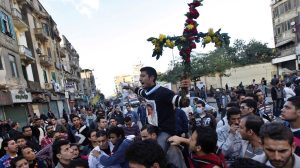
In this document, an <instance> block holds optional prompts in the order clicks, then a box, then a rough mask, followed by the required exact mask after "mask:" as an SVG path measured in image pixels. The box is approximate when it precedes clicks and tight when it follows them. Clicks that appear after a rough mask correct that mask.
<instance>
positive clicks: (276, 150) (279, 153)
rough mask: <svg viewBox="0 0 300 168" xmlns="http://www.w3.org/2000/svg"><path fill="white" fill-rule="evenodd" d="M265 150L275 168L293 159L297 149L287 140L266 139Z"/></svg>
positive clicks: (280, 167) (279, 167)
mask: <svg viewBox="0 0 300 168" xmlns="http://www.w3.org/2000/svg"><path fill="white" fill-rule="evenodd" d="M263 147H264V152H265V153H266V156H267V158H268V160H269V161H270V163H271V164H272V166H274V167H275V168H282V167H284V166H285V165H286V164H287V163H288V162H289V161H290V160H291V159H292V154H293V152H294V150H295V146H294V145H290V144H289V142H288V141H287V140H273V139H270V138H266V139H264V142H263Z"/></svg>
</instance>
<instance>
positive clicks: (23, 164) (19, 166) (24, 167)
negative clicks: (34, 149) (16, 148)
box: [16, 159, 29, 168]
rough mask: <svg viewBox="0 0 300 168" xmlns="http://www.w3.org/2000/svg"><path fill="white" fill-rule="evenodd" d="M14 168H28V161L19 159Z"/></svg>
mask: <svg viewBox="0 0 300 168" xmlns="http://www.w3.org/2000/svg"><path fill="white" fill-rule="evenodd" d="M16 168H29V164H28V161H27V160H26V159H21V160H19V161H17V162H16Z"/></svg>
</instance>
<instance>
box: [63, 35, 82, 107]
mask: <svg viewBox="0 0 300 168" xmlns="http://www.w3.org/2000/svg"><path fill="white" fill-rule="evenodd" d="M60 56H61V58H62V63H63V69H64V72H65V73H64V79H65V91H66V92H68V95H69V97H68V98H69V105H70V108H73V107H74V106H75V105H83V104H84V103H83V98H84V89H83V84H82V82H81V78H80V72H81V68H80V66H79V54H78V53H77V51H76V50H75V48H74V47H73V46H72V44H71V43H70V42H69V40H68V39H67V38H66V37H65V36H64V35H63V36H62V42H61V50H60Z"/></svg>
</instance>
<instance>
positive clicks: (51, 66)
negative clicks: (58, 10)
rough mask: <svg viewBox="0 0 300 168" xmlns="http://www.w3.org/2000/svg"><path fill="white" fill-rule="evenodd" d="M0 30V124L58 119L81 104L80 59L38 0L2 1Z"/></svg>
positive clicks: (92, 79) (0, 6)
mask: <svg viewBox="0 0 300 168" xmlns="http://www.w3.org/2000/svg"><path fill="white" fill-rule="evenodd" d="M0 29H1V32H0V120H12V121H18V122H19V123H20V124H21V125H26V124H28V120H27V118H28V116H30V115H33V114H36V115H37V116H40V115H42V114H45V115H47V113H48V111H52V112H53V113H54V114H55V116H56V117H57V118H60V117H62V115H63V112H67V113H68V112H70V109H71V108H72V107H73V106H74V105H75V103H74V102H75V100H76V98H77V99H79V100H80V99H82V100H83V95H84V89H83V86H84V85H83V83H84V82H81V81H82V80H81V78H80V72H81V68H80V66H79V54H78V53H77V52H76V50H75V49H74V47H73V46H72V45H71V43H70V42H69V41H68V40H67V38H66V37H65V36H62V37H61V36H60V34H59V31H58V29H57V25H56V23H55V21H54V20H53V19H52V17H51V15H50V14H49V13H48V12H47V11H46V9H45V8H44V7H43V5H42V4H41V3H40V2H39V1H38V0H5V1H1V3H0ZM91 76H92V77H90V80H89V81H90V83H93V84H95V80H94V77H93V75H91ZM90 90H91V93H94V92H93V91H94V90H95V91H96V86H95V85H94V86H91V89H90ZM70 105H71V106H70ZM70 107H71V108H70Z"/></svg>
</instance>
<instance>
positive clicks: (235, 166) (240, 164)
mask: <svg viewBox="0 0 300 168" xmlns="http://www.w3.org/2000/svg"><path fill="white" fill-rule="evenodd" d="M229 168H270V167H269V166H267V165H265V164H263V163H260V162H258V161H256V160H253V159H250V158H238V159H236V160H235V161H234V162H233V163H232V164H231V165H230V166H229Z"/></svg>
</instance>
